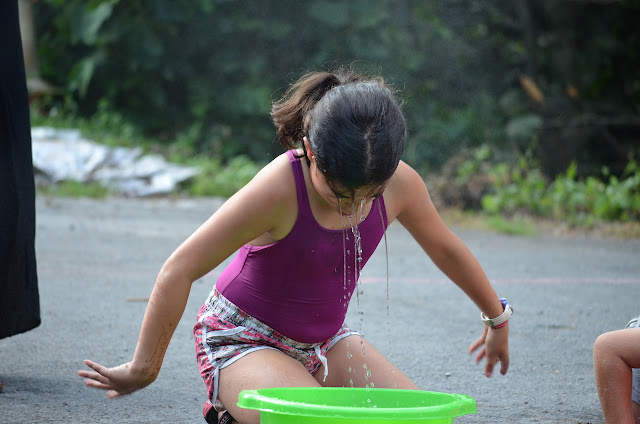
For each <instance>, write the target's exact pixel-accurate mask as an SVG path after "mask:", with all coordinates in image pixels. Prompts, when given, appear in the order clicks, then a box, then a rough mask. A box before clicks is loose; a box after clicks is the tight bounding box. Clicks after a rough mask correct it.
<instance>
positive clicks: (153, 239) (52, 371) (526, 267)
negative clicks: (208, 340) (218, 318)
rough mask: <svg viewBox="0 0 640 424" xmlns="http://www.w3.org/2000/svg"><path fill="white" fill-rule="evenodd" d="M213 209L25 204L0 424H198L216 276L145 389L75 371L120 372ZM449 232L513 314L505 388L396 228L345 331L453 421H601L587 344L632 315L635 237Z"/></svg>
mask: <svg viewBox="0 0 640 424" xmlns="http://www.w3.org/2000/svg"><path fill="white" fill-rule="evenodd" d="M219 205H220V200H217V199H197V200H194V199H182V200H171V199H149V200H135V199H121V198H110V199H106V200H88V199H62V198H45V197H43V198H39V199H38V201H37V245H36V248H37V257H38V269H39V281H40V283H39V285H40V301H41V308H42V321H43V323H42V325H41V326H40V327H38V328H37V329H35V330H32V331H30V332H28V333H25V334H21V335H18V336H15V337H11V338H8V339H3V340H0V381H2V382H3V383H4V393H1V394H0V423H143V422H144V423H147V422H165V423H203V422H204V421H203V420H202V418H201V412H200V411H201V407H202V403H203V401H204V400H205V388H204V384H203V383H202V381H201V379H200V376H199V374H198V369H197V366H196V363H195V359H194V347H193V339H192V335H191V328H192V325H193V323H194V320H195V315H196V313H197V310H198V309H199V307H200V305H201V304H202V302H203V301H204V300H205V298H206V297H207V294H208V293H209V291H210V290H211V288H212V286H213V284H214V282H215V278H216V275H217V273H218V272H219V269H216V270H214V271H212V273H211V274H209V275H207V276H206V277H204V278H203V279H201V280H199V281H197V282H196V283H195V284H194V286H193V290H192V293H191V297H190V301H189V303H188V306H187V309H186V312H185V314H184V316H183V318H182V320H181V322H180V324H179V326H178V329H177V331H176V334H175V335H174V337H173V341H172V343H171V345H170V347H169V349H168V351H167V354H166V358H165V361H164V366H163V368H162V371H161V373H160V376H159V378H158V380H157V381H156V382H155V383H154V384H152V385H151V386H149V387H148V388H146V389H144V390H142V391H140V392H137V393H135V394H133V395H130V396H127V397H124V398H120V399H117V400H113V401H109V400H107V399H106V397H105V395H104V393H103V392H101V391H98V390H92V389H88V388H86V387H84V385H83V383H82V379H81V378H79V377H78V376H77V374H76V372H77V370H78V369H79V368H82V367H83V364H82V360H83V359H85V358H90V359H93V360H96V361H98V362H100V363H102V364H104V365H116V364H120V363H122V362H125V361H128V360H130V358H131V356H132V354H133V349H134V347H135V342H136V339H137V335H138V331H139V327H140V322H141V319H142V315H143V313H144V309H145V306H146V303H145V298H146V297H147V296H148V295H149V293H150V290H151V287H152V285H153V282H154V280H155V276H156V273H157V272H158V270H159V269H160V267H161V265H162V263H163V262H164V260H165V259H166V257H167V256H168V255H169V254H170V253H171V251H172V250H173V249H174V248H175V247H176V246H177V245H178V244H179V243H180V242H181V241H182V240H184V238H186V237H187V236H188V235H189V234H190V233H191V232H192V231H193V230H194V229H195V228H197V227H198V226H199V225H200V223H202V222H203V221H204V220H205V219H206V218H207V217H208V216H209V215H210V214H211V213H212V212H213V211H214V210H215V209H216V208H217V207H218V206H219ZM454 231H456V233H457V234H458V235H459V236H460V237H461V238H462V239H463V240H464V241H465V242H466V243H467V244H468V246H469V247H470V248H471V250H472V251H473V252H474V253H475V254H476V256H477V257H478V258H479V260H480V262H481V263H482V264H483V266H484V268H485V270H486V272H487V274H488V275H489V278H490V279H491V280H492V281H493V282H494V286H495V287H496V289H497V291H498V293H499V294H500V295H501V296H504V297H507V298H508V299H509V300H510V302H511V303H512V304H513V305H514V307H515V315H514V317H513V319H512V321H511V325H510V327H511V330H510V331H511V368H510V370H509V373H508V374H507V375H506V376H500V375H496V376H494V377H492V378H485V377H484V376H483V373H482V367H481V366H479V365H477V364H475V362H474V361H473V359H472V358H471V357H469V355H468V354H467V353H466V352H467V348H468V346H469V344H470V343H471V342H472V341H473V340H475V338H476V337H477V336H478V335H479V334H480V332H481V331H482V323H481V322H480V320H479V312H478V310H477V308H476V307H475V306H474V305H473V304H472V303H471V302H470V301H469V300H468V299H467V298H466V297H465V296H464V295H463V294H462V292H461V291H460V290H459V289H458V288H457V287H456V286H455V285H454V284H453V283H451V282H450V281H448V280H447V279H446V278H445V277H444V276H443V274H442V273H441V272H440V271H439V270H438V269H437V268H436V267H435V266H434V265H433V264H432V263H431V262H430V261H429V260H428V258H427V257H426V256H425V255H424V253H423V252H422V251H421V250H420V249H419V247H418V246H417V244H416V243H415V242H414V241H413V240H412V239H411V238H410V236H409V235H408V234H407V233H406V232H405V231H404V229H403V228H402V227H400V226H399V225H396V224H394V225H392V226H391V228H390V229H389V231H388V233H387V236H388V257H389V273H388V278H389V290H388V292H387V284H386V280H387V271H386V261H385V249H384V245H381V247H380V249H378V251H377V252H376V253H375V255H374V256H373V257H372V259H371V260H370V262H369V264H368V265H367V267H366V268H365V270H364V273H363V278H362V282H363V283H362V287H363V291H364V294H363V295H362V296H360V302H359V305H357V304H356V303H355V302H354V303H353V305H352V308H351V310H350V313H349V314H350V317H349V322H350V324H351V325H352V327H355V328H357V329H360V330H361V331H363V332H364V334H365V336H366V337H367V339H368V340H369V341H371V342H372V343H373V344H374V345H375V346H376V347H377V348H378V349H379V350H380V351H382V352H384V353H386V354H388V355H390V357H391V359H392V361H393V362H394V363H395V364H396V365H397V366H398V367H399V368H400V369H402V370H403V371H405V372H406V373H407V374H408V375H410V376H411V377H412V378H413V379H414V381H416V383H417V384H418V385H419V386H420V388H421V389H424V390H433V391H441V392H451V393H464V394H468V395H470V396H472V397H474V398H475V399H476V401H477V407H478V413H477V414H474V415H468V416H465V417H461V418H458V419H456V420H455V421H456V423H485V424H486V423H495V424H502V423H505V424H506V423H583V424H584V423H592V424H593V423H601V422H602V416H601V413H600V407H599V403H598V398H597V393H596V390H595V383H594V377H593V363H592V346H593V342H594V340H595V339H596V337H597V336H598V335H599V334H601V333H603V332H605V331H609V330H614V329H618V328H620V327H622V326H624V324H626V322H627V321H628V320H629V319H630V318H631V317H633V316H634V315H638V314H640V307H639V306H638V298H639V294H640V240H637V239H636V240H627V241H617V240H611V239H601V238H589V237H585V236H574V237H548V236H542V235H541V236H533V237H516V236H504V235H496V234H492V233H488V232H480V231H462V230H457V229H455V228H454ZM387 295H388V297H389V301H387ZM387 305H388V308H387ZM358 312H362V313H363V314H362V316H363V317H364V318H363V319H362V320H360V318H359V317H360V316H361V315H360V314H359V313H358Z"/></svg>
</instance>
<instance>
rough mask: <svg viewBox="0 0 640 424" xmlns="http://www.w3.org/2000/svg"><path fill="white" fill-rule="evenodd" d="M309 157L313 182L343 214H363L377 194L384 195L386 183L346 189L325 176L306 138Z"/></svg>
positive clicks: (321, 196)
mask: <svg viewBox="0 0 640 424" xmlns="http://www.w3.org/2000/svg"><path fill="white" fill-rule="evenodd" d="M304 143H305V148H306V151H307V157H308V158H309V161H310V163H311V165H310V167H309V173H310V177H311V183H312V184H313V186H314V188H315V189H316V192H317V193H318V195H319V196H320V198H322V200H323V201H324V202H325V203H326V204H327V205H328V206H329V207H330V208H332V209H334V210H336V211H337V212H338V213H340V214H342V215H343V216H349V215H354V214H355V215H356V216H362V215H363V212H362V211H363V210H364V208H365V206H366V205H367V204H369V203H371V202H372V201H373V199H375V198H376V197H377V196H380V195H382V192H383V191H384V188H385V186H386V183H385V184H382V185H380V186H377V187H368V186H365V187H360V188H358V189H356V190H352V189H346V188H344V187H341V186H340V184H335V183H333V182H331V181H329V180H327V178H326V177H325V176H324V174H323V173H322V172H321V171H320V169H318V166H317V164H316V159H315V155H314V153H313V150H312V149H311V146H310V144H309V141H308V140H307V138H306V137H305V138H304Z"/></svg>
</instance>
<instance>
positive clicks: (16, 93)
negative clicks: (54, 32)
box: [0, 0, 40, 339]
mask: <svg viewBox="0 0 640 424" xmlns="http://www.w3.org/2000/svg"><path fill="white" fill-rule="evenodd" d="M35 223H36V221H35V185H34V178H33V161H32V156H31V125H30V122H29V99H28V94H27V83H26V77H25V70H24V59H23V56H22V42H21V39H20V24H19V17H18V1H17V0H0V339H2V338H5V337H9V336H13V335H15V334H18V333H22V332H25V331H28V330H31V329H32V328H35V327H37V326H38V325H40V299H39V293H38V276H37V272H36V257H35Z"/></svg>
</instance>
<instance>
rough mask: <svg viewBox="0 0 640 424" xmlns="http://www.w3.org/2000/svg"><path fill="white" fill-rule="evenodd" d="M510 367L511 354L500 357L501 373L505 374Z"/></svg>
mask: <svg viewBox="0 0 640 424" xmlns="http://www.w3.org/2000/svg"><path fill="white" fill-rule="evenodd" d="M508 369H509V355H506V357H503V358H502V359H500V374H502V375H505V374H506V373H507V370H508Z"/></svg>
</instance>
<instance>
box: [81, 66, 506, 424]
mask: <svg viewBox="0 0 640 424" xmlns="http://www.w3.org/2000/svg"><path fill="white" fill-rule="evenodd" d="M271 115H272V117H273V121H274V123H275V126H276V128H277V135H278V138H279V140H280V142H281V144H282V145H283V146H284V147H285V148H286V149H288V150H287V152H286V153H284V154H282V155H280V156H279V157H277V158H276V159H274V160H273V161H272V162H271V163H270V164H268V165H267V166H266V167H265V168H264V169H262V170H261V171H260V172H259V173H258V174H257V175H256V176H255V178H254V179H253V180H252V181H251V182H250V183H249V184H247V185H246V186H245V187H244V188H243V189H241V190H240V191H238V193H236V194H235V195H234V196H232V197H231V198H230V199H229V200H228V201H227V202H226V203H225V204H224V205H223V206H222V207H221V208H220V209H219V210H218V211H216V213H214V214H213V216H211V218H209V219H208V220H207V221H206V222H205V223H204V224H203V225H202V226H201V227H200V228H199V229H198V230H196V231H195V232H194V233H193V234H192V235H191V236H190V237H189V238H188V239H187V240H186V241H185V242H184V243H183V244H182V245H181V246H180V247H178V249H177V250H176V251H175V252H174V253H173V254H172V255H171V256H170V257H169V259H168V260H167V262H166V263H165V264H164V266H163V267H162V269H161V271H160V273H159V275H158V278H157V281H156V284H155V286H154V288H153V291H152V293H151V297H150V300H149V305H148V307H147V310H146V312H145V316H144V319H143V323H142V329H141V332H140V337H139V340H138V344H137V347H136V350H135V353H134V357H133V360H132V361H131V362H129V363H127V364H123V365H120V366H118V367H115V368H106V367H103V366H101V365H99V364H96V363H94V362H92V361H89V360H87V361H85V364H86V365H87V366H89V367H90V368H91V369H92V370H93V371H80V372H79V374H80V376H82V377H84V378H85V384H86V385H87V386H90V387H96V388H100V389H104V390H107V396H108V397H115V396H119V395H123V394H127V393H131V392H133V391H135V390H138V389H141V388H143V387H145V386H147V385H149V384H151V382H153V381H154V380H155V379H156V377H157V375H158V372H159V371H160V366H161V364H162V360H163V356H164V353H165V350H166V349H167V346H168V344H169V340H170V339H171V336H172V334H173V332H174V330H175V328H176V325H177V324H178V321H179V320H180V317H181V316H182V313H183V312H184V309H185V305H186V302H187V298H188V295H189V291H190V288H191V284H192V283H193V282H194V281H195V280H197V279H199V278H200V277H202V276H204V275H205V274H207V273H208V272H209V271H211V270H212V269H213V268H215V267H216V266H218V265H219V264H220V263H221V262H222V261H224V260H225V259H226V258H227V257H229V256H230V255H231V254H232V253H233V252H235V251H236V250H238V249H239V251H238V254H237V256H236V257H235V259H234V260H233V261H232V262H231V264H230V265H229V266H228V267H227V268H226V269H225V270H224V272H223V273H222V274H221V276H220V278H219V280H218V281H217V283H216V285H215V287H214V288H213V291H212V292H211V294H210V296H209V298H208V299H207V301H206V302H205V304H204V305H203V307H202V308H201V310H200V313H199V315H198V321H197V323H196V325H195V327H194V335H195V338H196V355H197V359H198V365H199V367H200V371H201V374H202V377H203V379H204V381H205V384H206V385H207V388H208V392H209V400H208V401H207V402H206V403H205V409H204V411H203V412H204V415H205V418H206V420H207V421H208V422H210V423H216V422H220V423H227V422H240V423H257V422H259V416H258V412H257V411H251V410H244V409H241V408H239V407H238V406H237V405H236V402H237V399H238V394H239V393H240V392H241V391H242V390H245V389H258V388H264V387H287V386H320V385H322V386H349V385H353V386H360V387H364V386H365V385H367V384H372V385H374V386H375V387H388V388H404V389H417V386H416V385H415V384H414V383H413V382H412V381H411V380H410V379H409V378H408V377H407V376H406V375H404V374H403V373H402V372H400V371H399V370H395V369H394V368H393V366H392V365H391V364H390V363H389V361H388V360H387V359H386V358H384V357H383V356H382V355H381V354H380V353H379V352H377V351H376V350H375V349H374V348H373V347H372V346H371V345H369V344H368V343H367V342H366V340H364V339H362V338H361V336H360V335H358V334H356V333H355V332H354V331H352V330H351V329H349V327H348V326H346V325H345V323H344V318H345V315H346V312H347V307H348V304H349V300H350V298H351V294H352V293H353V290H354V289H355V285H356V282H357V280H358V276H359V273H360V270H361V268H362V266H364V264H365V263H366V262H367V260H368V259H369V257H370V256H371V254H372V253H373V251H374V250H375V248H376V246H377V245H378V243H379V242H380V240H381V238H382V236H383V234H384V231H385V229H386V228H387V226H388V225H389V224H390V223H391V222H393V221H394V220H396V219H397V220H398V221H399V222H400V223H401V224H402V225H403V226H404V227H405V228H406V229H407V230H408V231H409V232H410V233H411V234H412V236H413V237H414V238H415V239H416V241H417V242H418V243H419V244H420V246H422V248H423V249H424V251H425V252H426V253H427V254H428V255H429V256H430V258H431V259H432V260H433V261H434V262H435V264H436V265H437V266H438V267H439V268H440V269H441V270H442V271H443V272H444V273H445V274H446V275H447V276H448V277H449V278H451V280H452V281H454V282H455V283H456V284H457V285H458V286H459V287H460V288H461V289H462V290H464V292H465V293H466V294H467V295H468V296H469V297H470V298H471V299H472V300H473V301H474V302H475V303H476V304H477V306H478V307H479V308H480V310H481V311H482V315H481V316H482V318H483V319H484V320H485V323H486V324H487V326H485V328H484V331H483V333H482V335H481V337H480V338H479V339H478V340H477V341H476V342H474V343H473V344H472V345H471V347H470V352H472V351H474V350H476V349H479V353H478V354H477V356H476V358H477V360H478V361H480V360H481V359H482V358H486V366H485V374H486V375H487V376H490V375H491V374H492V372H493V368H494V366H495V364H496V363H497V362H498V361H500V363H501V369H500V371H501V373H502V374H504V373H506V372H507V368H508V367H509V348H508V331H509V330H508V318H509V317H510V315H511V307H510V306H508V304H507V303H506V301H504V300H503V299H502V300H500V299H498V297H497V296H496V293H495V292H494V290H493V288H492V287H491V285H490V283H489V281H488V279H487V277H486V276H485V274H484V272H483V270H482V268H481V267H480V265H479V263H478V262H477V260H476V259H475V257H474V256H473V255H472V254H471V252H470V251H469V250H468V249H467V247H466V246H465V245H464V244H463V242H462V241H461V240H460V239H459V238H458V237H456V236H455V235H454V234H453V233H452V232H451V231H450V230H449V229H448V228H447V226H446V225H445V224H444V223H443V221H442V220H441V218H440V216H439V215H438V213H437V212H436V210H435V208H434V206H433V204H432V203H431V200H430V199H429V194H428V192H427V189H426V187H425V184H424V182H423V181H422V179H421V177H420V176H419V175H418V174H417V173H416V172H415V171H414V170H413V169H412V168H411V167H409V165H407V164H406V163H404V162H402V161H401V160H400V158H401V156H402V153H403V149H404V143H405V138H406V127H405V120H404V117H403V115H402V112H401V110H400V107H399V106H398V103H397V102H396V100H395V97H394V94H393V92H392V91H391V89H390V88H389V87H388V86H387V85H386V84H385V82H384V81H383V80H382V79H380V78H375V79H366V78H364V77H363V76H361V75H359V74H357V73H355V72H353V71H352V70H347V69H341V70H338V71H336V72H334V73H330V72H318V73H310V74H307V75H305V76H304V77H302V78H301V79H300V80H299V81H298V82H297V83H295V84H294V85H292V86H291V87H290V89H289V90H288V91H287V93H285V95H284V97H283V98H282V99H281V100H280V101H279V102H277V103H275V104H274V106H273V108H272V113H271ZM487 317H493V319H488V318H487ZM365 354H366V366H367V369H368V371H370V372H366V373H365V372H364V371H363V365H364V364H365V358H364V355H365ZM352 370H358V371H352ZM231 417H233V418H231Z"/></svg>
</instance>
